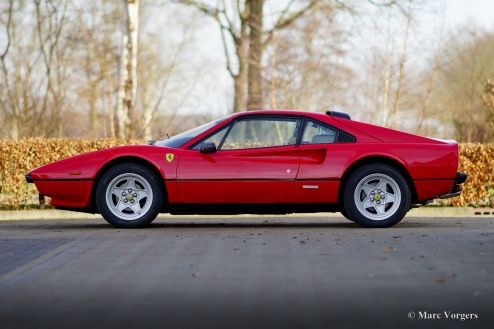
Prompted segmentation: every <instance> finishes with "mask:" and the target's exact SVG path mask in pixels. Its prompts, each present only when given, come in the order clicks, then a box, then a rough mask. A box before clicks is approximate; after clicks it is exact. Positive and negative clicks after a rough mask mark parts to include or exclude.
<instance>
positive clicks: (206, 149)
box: [200, 142, 216, 154]
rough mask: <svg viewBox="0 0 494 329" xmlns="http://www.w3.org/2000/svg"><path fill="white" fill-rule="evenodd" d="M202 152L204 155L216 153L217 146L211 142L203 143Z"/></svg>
mask: <svg viewBox="0 0 494 329" xmlns="http://www.w3.org/2000/svg"><path fill="white" fill-rule="evenodd" d="M200 152H201V153H203V154H211V153H216V144H214V143H210V142H205V143H202V145H201V149H200Z"/></svg>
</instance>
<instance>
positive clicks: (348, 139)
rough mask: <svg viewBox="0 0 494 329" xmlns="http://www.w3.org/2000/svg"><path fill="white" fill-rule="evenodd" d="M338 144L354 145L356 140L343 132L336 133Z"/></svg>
mask: <svg viewBox="0 0 494 329" xmlns="http://www.w3.org/2000/svg"><path fill="white" fill-rule="evenodd" d="M338 142H339V143H355V142H356V139H355V137H354V136H352V135H350V134H347V133H345V132H343V131H340V132H339V133H338Z"/></svg>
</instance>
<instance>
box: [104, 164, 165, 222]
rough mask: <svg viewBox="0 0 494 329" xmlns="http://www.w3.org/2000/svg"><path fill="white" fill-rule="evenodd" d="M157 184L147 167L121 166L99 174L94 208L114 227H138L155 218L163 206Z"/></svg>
mask: <svg viewBox="0 0 494 329" xmlns="http://www.w3.org/2000/svg"><path fill="white" fill-rule="evenodd" d="M163 196H164V192H163V187H162V184H161V180H160V179H159V178H158V177H157V176H156V175H155V174H154V173H153V172H152V171H151V170H149V169H148V168H147V167H145V166H142V165H139V164H135V163H122V164H119V165H116V166H115V167H113V168H110V169H109V170H108V171H107V172H105V173H104V174H103V176H102V177H101V179H100V180H99V182H98V185H97V187H96V205H97V206H98V210H99V211H100V213H101V215H102V216H103V218H105V220H106V221H107V222H108V223H110V224H112V225H114V226H117V227H125V228H132V227H142V226H146V225H148V224H149V223H151V222H152V221H153V220H154V219H155V218H156V216H157V215H158V213H159V211H160V209H161V205H162V202H163Z"/></svg>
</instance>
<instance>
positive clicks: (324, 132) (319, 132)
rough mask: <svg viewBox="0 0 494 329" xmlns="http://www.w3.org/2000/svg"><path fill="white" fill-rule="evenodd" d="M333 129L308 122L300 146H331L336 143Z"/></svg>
mask: <svg viewBox="0 0 494 329" xmlns="http://www.w3.org/2000/svg"><path fill="white" fill-rule="evenodd" d="M336 133H337V131H336V130H335V129H331V128H329V127H326V126H323V125H321V124H318V123H316V122H313V121H308V122H307V126H306V127H305V131H304V136H303V137H302V144H331V143H334V142H335V141H336Z"/></svg>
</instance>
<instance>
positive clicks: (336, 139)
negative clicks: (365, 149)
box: [297, 117, 357, 146]
mask: <svg viewBox="0 0 494 329" xmlns="http://www.w3.org/2000/svg"><path fill="white" fill-rule="evenodd" d="M310 121H312V122H314V123H316V124H318V125H321V126H323V127H326V128H329V129H333V130H334V131H336V136H335V139H334V140H335V141H334V142H333V143H317V144H311V143H309V144H302V138H303V137H304V134H305V129H306V128H307V124H308V123H309V122H310ZM301 131H302V133H301V134H300V135H299V139H298V140H297V146H300V145H324V144H348V143H346V142H340V134H346V135H348V136H350V137H352V138H353V140H354V141H353V142H350V143H355V141H356V140H357V139H356V138H355V136H353V135H352V134H350V133H347V132H346V131H344V130H341V129H340V128H337V127H335V126H333V125H330V124H329V123H326V122H322V121H319V120H317V119H314V118H309V117H304V122H303V126H302V129H301Z"/></svg>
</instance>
